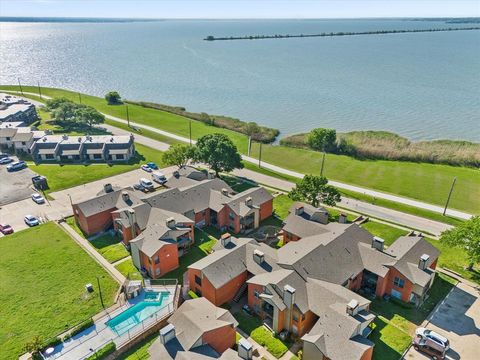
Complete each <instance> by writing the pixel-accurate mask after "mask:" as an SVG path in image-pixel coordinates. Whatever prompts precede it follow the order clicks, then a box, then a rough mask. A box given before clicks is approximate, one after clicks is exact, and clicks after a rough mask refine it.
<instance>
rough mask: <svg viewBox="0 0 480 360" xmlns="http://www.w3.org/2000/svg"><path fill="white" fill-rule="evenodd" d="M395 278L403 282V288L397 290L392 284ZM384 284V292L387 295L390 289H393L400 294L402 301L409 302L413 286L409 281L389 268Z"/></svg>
mask: <svg viewBox="0 0 480 360" xmlns="http://www.w3.org/2000/svg"><path fill="white" fill-rule="evenodd" d="M395 277H398V278H400V279H403V280H404V281H405V284H404V286H403V288H399V287H397V286H395V285H394V284H393V281H394V279H395ZM386 282H387V284H386V288H385V292H386V293H387V294H390V292H391V291H392V289H395V290H397V291H399V292H400V293H401V294H402V300H403V301H405V302H408V301H410V294H411V293H412V290H413V284H412V282H411V281H410V280H408V279H407V278H406V277H405V276H403V275H402V274H401V273H400V272H399V271H397V270H396V269H393V268H391V269H390V271H389V272H388V278H387V279H386ZM382 295H383V294H382Z"/></svg>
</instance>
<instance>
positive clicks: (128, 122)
mask: <svg viewBox="0 0 480 360" xmlns="http://www.w3.org/2000/svg"><path fill="white" fill-rule="evenodd" d="M125 108H126V110H127V124H128V127H130V114H129V112H128V104H125Z"/></svg>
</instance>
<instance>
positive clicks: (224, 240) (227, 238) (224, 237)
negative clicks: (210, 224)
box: [220, 233, 232, 247]
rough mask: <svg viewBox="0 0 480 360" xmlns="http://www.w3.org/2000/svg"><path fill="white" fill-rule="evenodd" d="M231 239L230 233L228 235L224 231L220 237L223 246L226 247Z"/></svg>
mask: <svg viewBox="0 0 480 360" xmlns="http://www.w3.org/2000/svg"><path fill="white" fill-rule="evenodd" d="M231 240H232V235H230V233H225V234H223V235H222V237H221V238H220V242H221V244H222V246H223V247H226V246H227V245H228V244H230V242H231Z"/></svg>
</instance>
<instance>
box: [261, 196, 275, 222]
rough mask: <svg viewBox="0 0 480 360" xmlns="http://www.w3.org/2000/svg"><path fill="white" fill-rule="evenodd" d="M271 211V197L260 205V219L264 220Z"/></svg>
mask: <svg viewBox="0 0 480 360" xmlns="http://www.w3.org/2000/svg"><path fill="white" fill-rule="evenodd" d="M272 212H273V199H270V200H268V201H267V202H264V203H263V204H261V205H260V220H265V219H266V218H268V217H269V216H271V215H272Z"/></svg>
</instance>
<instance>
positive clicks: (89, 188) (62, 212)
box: [0, 167, 175, 237]
mask: <svg viewBox="0 0 480 360" xmlns="http://www.w3.org/2000/svg"><path fill="white" fill-rule="evenodd" d="M174 170H175V168H174V167H169V168H166V169H162V172H163V173H164V174H165V175H166V176H167V177H169V176H171V175H172V173H173V171H174ZM22 171H23V170H22ZM12 174H13V173H8V174H7V175H8V176H9V175H12ZM141 178H147V179H150V178H151V176H150V174H148V173H146V172H145V171H143V170H140V169H138V170H133V171H129V172H126V173H123V174H119V175H115V176H112V177H109V178H106V179H102V180H97V181H93V182H91V183H87V184H84V185H79V186H75V187H73V188H69V189H65V190H61V191H56V192H53V193H50V196H51V198H53V200H49V201H47V202H46V203H45V204H41V205H39V204H36V203H35V202H33V200H32V199H31V198H30V195H31V193H32V192H33V190H32V189H29V192H28V194H27V197H28V198H27V199H25V197H23V200H19V201H16V202H12V203H9V204H7V205H3V206H0V223H7V224H9V225H11V226H12V227H13V229H14V231H19V230H22V229H25V228H27V225H26V224H25V223H24V221H23V218H24V217H25V215H34V216H37V217H39V218H42V219H43V220H45V221H47V220H59V219H61V218H63V217H67V216H71V215H73V213H72V206H71V203H70V201H72V202H73V203H76V202H80V201H84V200H87V199H90V198H92V197H94V196H95V195H97V194H98V193H99V192H100V191H102V189H103V186H104V185H105V184H107V183H110V184H112V186H113V187H118V188H121V187H127V186H133V184H135V183H138V181H139V180H140V179H141ZM29 181H30V183H31V180H29ZM154 185H155V187H156V188H159V187H160V185H159V184H157V183H155V182H154ZM2 187H3V177H2ZM138 195H139V196H142V195H143V193H142V192H140V191H138ZM70 199H71V200H70ZM1 236H3V235H1V234H0V237H1Z"/></svg>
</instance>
